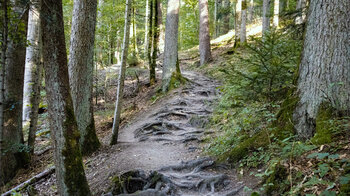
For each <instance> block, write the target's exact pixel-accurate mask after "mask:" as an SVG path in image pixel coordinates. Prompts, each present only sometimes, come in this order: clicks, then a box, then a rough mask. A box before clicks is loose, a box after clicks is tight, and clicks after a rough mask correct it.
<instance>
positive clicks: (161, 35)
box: [157, 0, 165, 53]
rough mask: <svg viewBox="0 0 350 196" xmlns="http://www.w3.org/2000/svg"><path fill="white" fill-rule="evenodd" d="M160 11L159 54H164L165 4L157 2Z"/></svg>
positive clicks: (159, 0)
mask: <svg viewBox="0 0 350 196" xmlns="http://www.w3.org/2000/svg"><path fill="white" fill-rule="evenodd" d="M157 3H158V4H157V9H158V29H159V36H158V37H159V39H158V53H163V52H164V39H165V37H164V25H163V11H162V9H163V4H162V1H161V0H158V1H157Z"/></svg>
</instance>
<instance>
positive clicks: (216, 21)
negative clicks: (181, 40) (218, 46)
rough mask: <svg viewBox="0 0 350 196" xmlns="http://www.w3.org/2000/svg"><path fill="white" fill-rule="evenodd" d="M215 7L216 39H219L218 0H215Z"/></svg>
mask: <svg viewBox="0 0 350 196" xmlns="http://www.w3.org/2000/svg"><path fill="white" fill-rule="evenodd" d="M214 6H215V7H214V28H215V29H214V37H218V35H219V34H218V6H219V5H218V0H215V2H214Z"/></svg>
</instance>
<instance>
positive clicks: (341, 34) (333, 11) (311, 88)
mask: <svg viewBox="0 0 350 196" xmlns="http://www.w3.org/2000/svg"><path fill="white" fill-rule="evenodd" d="M349 10H350V1H343V0H335V1H332V2H330V1H327V0H320V1H310V7H309V16H308V21H307V27H306V34H305V41H304V50H303V55H302V60H301V64H300V67H299V79H298V91H297V92H298V96H299V103H298V104H297V106H296V109H295V111H294V115H293V119H294V122H295V128H296V130H297V133H298V135H299V136H300V137H301V138H310V137H312V136H313V134H314V132H315V129H316V128H317V127H316V126H317V124H316V118H317V115H318V113H319V112H320V106H321V105H322V104H324V103H328V104H330V105H331V106H332V107H333V108H335V109H337V110H338V111H347V112H350V61H349V59H350V53H349V50H350V48H349V46H350V43H349V40H350V26H349V18H350V12H349ZM348 115H349V113H348Z"/></svg>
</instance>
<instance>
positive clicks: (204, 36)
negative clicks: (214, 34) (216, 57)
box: [198, 0, 212, 65]
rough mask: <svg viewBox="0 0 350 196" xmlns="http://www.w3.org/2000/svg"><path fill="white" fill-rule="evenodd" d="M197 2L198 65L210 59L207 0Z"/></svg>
mask: <svg viewBox="0 0 350 196" xmlns="http://www.w3.org/2000/svg"><path fill="white" fill-rule="evenodd" d="M198 3H199V6H198V7H199V54H200V65H204V64H206V63H208V62H209V61H211V58H212V57H211V48H210V34H209V33H210V32H209V8H208V0H198Z"/></svg>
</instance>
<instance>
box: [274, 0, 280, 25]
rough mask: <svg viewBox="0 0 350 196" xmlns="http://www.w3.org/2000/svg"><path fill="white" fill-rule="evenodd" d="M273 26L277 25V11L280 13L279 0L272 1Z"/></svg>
mask: <svg viewBox="0 0 350 196" xmlns="http://www.w3.org/2000/svg"><path fill="white" fill-rule="evenodd" d="M273 5H274V6H273V26H274V27H275V28H277V27H278V21H279V18H278V17H279V13H280V0H275V1H274V3H273Z"/></svg>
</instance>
